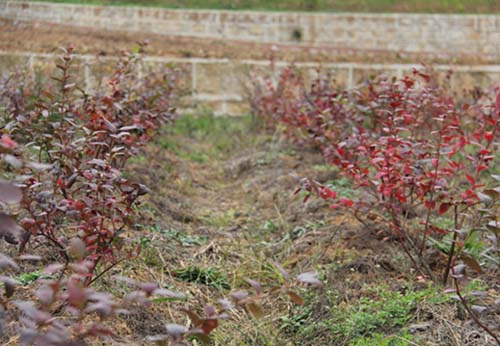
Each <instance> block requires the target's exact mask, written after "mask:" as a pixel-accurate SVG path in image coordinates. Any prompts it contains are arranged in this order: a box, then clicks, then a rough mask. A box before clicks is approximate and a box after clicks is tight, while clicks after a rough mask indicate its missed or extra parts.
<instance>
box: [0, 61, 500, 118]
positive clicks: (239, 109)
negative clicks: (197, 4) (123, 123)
mask: <svg viewBox="0 0 500 346" xmlns="http://www.w3.org/2000/svg"><path fill="white" fill-rule="evenodd" d="M56 59H57V55H55V54H39V53H34V54H31V53H11V52H0V75H2V74H5V73H8V72H11V71H14V70H16V69H19V68H26V69H28V70H29V71H30V72H31V73H32V74H34V75H35V74H36V75H40V76H45V77H46V76H50V75H53V74H54V72H55V61H56ZM75 59H76V61H77V62H79V63H80V64H81V65H83V66H82V68H81V69H80V74H79V76H78V81H79V83H80V84H81V85H82V86H83V87H84V88H85V89H86V90H88V91H90V92H91V91H92V90H93V89H94V88H95V87H96V86H97V85H98V84H99V82H100V80H101V78H102V76H103V75H109V73H110V72H112V71H113V67H114V66H115V63H116V60H117V59H116V58H112V57H102V58H96V57H95V56H91V55H78V56H76V57H75ZM288 64H289V63H288V62H276V63H275V66H276V70H277V71H279V70H280V69H282V68H283V67H285V66H287V65H288ZM167 65H168V66H171V65H176V66H178V67H180V68H181V69H182V71H184V75H183V83H184V85H185V86H186V89H187V90H188V94H189V96H188V97H185V98H184V99H183V100H182V105H181V106H182V107H183V108H199V107H203V108H209V109H211V110H213V111H214V112H215V113H216V114H229V115H241V114H243V113H245V112H247V111H248V102H247V92H246V90H247V89H246V87H247V86H248V84H249V83H248V82H249V80H250V76H251V75H252V74H253V75H264V74H268V73H269V72H270V66H269V62H268V61H258V60H226V59H199V58H183V59H175V58H172V59H169V58H162V57H144V58H143V63H142V65H141V68H140V69H139V70H138V71H137V73H138V74H144V73H147V72H148V71H157V70H159V69H161V68H163V67H165V66H167ZM295 65H296V67H297V68H299V69H301V70H303V71H304V72H305V75H306V76H308V77H309V79H312V78H315V77H316V76H317V72H318V69H319V71H321V73H327V72H331V73H333V75H334V76H335V79H336V81H337V83H338V84H339V85H341V86H343V87H347V88H349V87H352V86H354V85H356V84H357V83H359V82H361V81H362V80H363V79H366V78H368V77H371V76H374V75H378V74H381V73H385V74H387V75H390V76H402V75H403V74H404V73H406V72H410V71H412V69H413V68H414V67H418V65H412V64H360V63H328V64H318V63H296V64H295ZM434 69H435V70H436V71H437V73H438V74H439V75H440V76H441V77H443V78H444V77H445V75H446V74H447V73H448V71H450V70H452V71H454V73H453V74H452V76H451V86H452V88H453V89H454V90H456V91H462V90H463V89H467V90H472V89H473V88H474V87H476V86H479V87H484V88H488V87H494V86H500V65H477V66H471V65H435V66H434Z"/></svg>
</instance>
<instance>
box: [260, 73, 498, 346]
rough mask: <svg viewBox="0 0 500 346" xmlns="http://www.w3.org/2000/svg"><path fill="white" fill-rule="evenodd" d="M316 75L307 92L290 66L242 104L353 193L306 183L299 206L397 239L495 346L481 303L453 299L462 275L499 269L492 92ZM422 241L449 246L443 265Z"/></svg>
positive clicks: (424, 76)
mask: <svg viewBox="0 0 500 346" xmlns="http://www.w3.org/2000/svg"><path fill="white" fill-rule="evenodd" d="M318 75H319V77H318V78H317V79H316V80H315V81H314V82H313V83H311V85H307V84H306V83H305V82H304V78H303V75H302V74H301V73H300V72H299V71H298V70H297V69H296V68H295V67H294V66H293V65H291V66H289V67H287V68H285V69H284V70H283V71H282V72H281V73H280V74H279V76H278V77H277V78H273V77H268V78H264V79H262V78H261V79H256V80H255V81H254V88H253V93H252V97H251V105H252V108H253V112H254V114H256V115H257V116H259V117H260V118H261V119H262V121H264V122H265V123H266V124H267V125H268V127H270V128H276V124H280V125H279V126H278V127H279V128H282V129H284V131H285V133H286V134H287V136H288V137H289V138H290V139H291V140H293V141H295V142H296V143H298V144H300V145H307V146H312V147H315V148H317V149H318V150H319V151H321V152H322V154H323V156H324V158H325V160H326V161H327V163H328V164H330V165H332V168H333V167H334V168H335V169H337V170H339V172H340V173H341V174H342V176H344V177H345V178H348V179H349V180H350V181H351V182H352V184H353V185H354V186H355V187H356V188H357V189H358V190H359V191H360V194H359V195H360V197H359V198H358V199H357V200H351V199H349V198H347V197H346V196H340V195H338V193H337V191H335V190H332V189H330V188H329V187H328V186H325V185H322V184H321V183H319V182H317V181H315V180H314V179H311V178H305V179H304V180H303V186H302V187H301V189H302V190H305V191H307V196H306V199H307V198H309V195H311V194H314V195H318V196H319V197H320V198H324V199H326V200H329V201H331V208H332V209H337V208H344V209H345V210H347V211H350V212H352V214H353V215H354V216H355V217H356V218H357V220H359V221H360V222H361V223H362V224H363V225H364V227H367V228H369V229H372V230H373V231H374V232H375V231H376V232H380V231H382V232H384V233H385V234H386V238H387V239H393V240H397V241H398V242H399V244H400V246H401V248H402V249H403V250H404V252H405V253H406V254H407V255H408V257H409V258H410V259H411V261H412V263H413V264H414V267H415V268H416V269H417V270H418V271H419V272H420V273H421V275H423V276H425V277H427V278H429V279H431V280H433V281H435V282H440V283H442V284H443V285H445V286H446V285H449V284H453V291H454V292H455V293H456V294H457V298H458V299H460V301H462V303H463V304H464V306H465V308H466V309H467V311H468V312H469V314H470V316H471V317H472V318H473V319H474V320H475V322H476V323H478V324H479V325H480V326H481V327H483V328H484V329H485V330H486V331H487V332H488V333H489V334H491V336H492V337H493V338H494V339H495V340H496V341H497V343H499V344H500V339H499V337H498V336H496V335H495V334H494V332H493V331H492V330H491V327H490V326H488V325H486V324H484V323H482V322H481V318H480V313H485V312H487V311H488V310H489V308H490V306H482V305H474V306H471V305H470V304H469V303H468V302H467V297H465V296H464V295H463V294H462V292H461V281H462V280H463V279H466V278H467V277H470V275H479V274H481V273H483V272H488V274H491V276H489V275H484V277H485V278H488V277H490V278H495V276H496V275H498V272H499V270H500V223H499V221H498V217H499V213H498V211H499V207H500V197H499V196H500V175H498V168H497V167H498V157H497V156H496V153H497V152H498V149H499V142H498V139H499V138H500V92H498V91H496V92H495V91H491V92H483V91H480V90H474V91H473V92H471V93H464V94H463V95H454V94H453V93H452V92H451V91H450V90H449V89H448V88H447V86H448V85H449V79H448V78H441V77H442V76H440V75H438V74H436V73H434V72H433V71H432V70H414V71H413V73H411V74H408V75H406V76H404V77H402V78H389V77H387V76H379V77H377V78H375V79H371V80H367V81H366V82H364V83H362V84H360V85H358V86H356V87H354V88H352V89H347V90H346V89H342V88H339V87H337V86H336V85H335V82H334V80H333V79H332V78H331V76H328V75H327V74H322V73H318ZM448 77H449V76H448ZM299 190H300V189H299ZM443 218H445V219H447V220H449V221H450V222H449V223H447V224H451V226H450V227H445V226H443V224H444V223H443V222H442V220H443ZM477 234H479V237H477ZM431 239H438V240H439V241H444V240H446V239H449V240H450V243H449V244H448V245H449V246H448V249H447V254H446V255H447V259H446V260H445V261H444V263H437V264H435V263H434V262H435V258H432V261H430V260H429V256H428V255H427V253H428V252H429V253H431V252H430V251H429V250H431V249H433V245H432V243H431V242H430V240H431ZM471 239H480V240H479V241H480V242H481V246H482V249H483V251H482V252H481V255H480V256H474V255H472V254H471V253H468V252H467V249H466V248H465V247H464V244H466V243H467V242H468V241H469V240H471ZM441 262H442V261H441ZM466 269H467V270H466ZM439 271H441V272H439ZM450 277H451V279H452V282H450ZM495 282H497V281H496V280H495V279H493V280H490V284H491V287H493V286H494V285H495ZM482 294H484V295H487V293H486V292H482ZM493 300H494V299H492V300H490V302H491V301H493ZM485 301H488V300H485Z"/></svg>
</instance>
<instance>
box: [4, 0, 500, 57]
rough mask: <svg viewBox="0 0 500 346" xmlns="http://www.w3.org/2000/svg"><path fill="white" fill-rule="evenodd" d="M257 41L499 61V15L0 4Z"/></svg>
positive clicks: (34, 16) (137, 27)
mask: <svg viewBox="0 0 500 346" xmlns="http://www.w3.org/2000/svg"><path fill="white" fill-rule="evenodd" d="M2 16H3V17H6V18H10V19H15V20H39V21H47V22H53V23H60V24H66V25H74V26H82V27H93V28H101V29H105V30H125V31H136V32H145V33H155V34H162V35H169V36H190V37H202V38H212V39H222V40H239V41H248V42H257V43H280V44H294V45H297V44H299V45H300V44H307V45H312V46H315V45H316V46H331V47H335V48H342V49H346V48H347V49H358V50H367V51H368V50H372V51H376V50H385V51H395V52H408V53H436V52H437V53H443V54H446V55H448V56H450V57H453V56H454V55H457V54H470V53H471V52H473V53H474V54H477V55H500V45H499V44H498V43H499V42H500V15H462V14H406V13H403V14H401V13H390V14H369V13H299V12H262V11H227V10H181V9H164V8H152V7H148V8H142V7H119V6H116V7H115V6H95V5H75V4H59V3H57V4H56V3H46V2H26V1H0V17H2Z"/></svg>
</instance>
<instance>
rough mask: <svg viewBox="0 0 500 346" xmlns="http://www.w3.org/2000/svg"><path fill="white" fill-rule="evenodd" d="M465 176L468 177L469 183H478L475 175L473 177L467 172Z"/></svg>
mask: <svg viewBox="0 0 500 346" xmlns="http://www.w3.org/2000/svg"><path fill="white" fill-rule="evenodd" d="M465 178H467V180H468V181H469V183H470V184H471V185H472V186H474V185H475V184H476V179H474V178H473V177H471V176H470V175H468V174H466V175H465Z"/></svg>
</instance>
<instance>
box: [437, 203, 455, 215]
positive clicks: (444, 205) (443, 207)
mask: <svg viewBox="0 0 500 346" xmlns="http://www.w3.org/2000/svg"><path fill="white" fill-rule="evenodd" d="M451 205H452V204H451V203H441V205H440V206H439V214H444V213H446V212H447V211H448V209H450V207H451Z"/></svg>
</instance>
